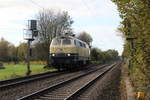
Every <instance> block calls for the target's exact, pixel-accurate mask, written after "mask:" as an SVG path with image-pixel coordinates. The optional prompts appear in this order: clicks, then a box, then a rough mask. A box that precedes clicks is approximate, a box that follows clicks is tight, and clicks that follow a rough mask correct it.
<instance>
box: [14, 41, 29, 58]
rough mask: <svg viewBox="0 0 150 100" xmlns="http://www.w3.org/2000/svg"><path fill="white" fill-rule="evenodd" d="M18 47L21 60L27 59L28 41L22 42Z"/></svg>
mask: <svg viewBox="0 0 150 100" xmlns="http://www.w3.org/2000/svg"><path fill="white" fill-rule="evenodd" d="M16 49H17V56H18V58H19V60H21V61H26V58H27V43H21V44H20V45H19V46H18V47H17V48H16Z"/></svg>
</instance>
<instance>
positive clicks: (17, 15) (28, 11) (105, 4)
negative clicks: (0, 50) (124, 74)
mask: <svg viewBox="0 0 150 100" xmlns="http://www.w3.org/2000/svg"><path fill="white" fill-rule="evenodd" d="M42 9H53V10H55V11H68V13H69V15H70V16H71V17H72V19H73V20H74V23H73V25H72V28H73V30H74V32H75V33H76V34H78V33H79V32H82V31H86V32H87V33H89V34H90V35H91V36H92V38H93V42H92V45H93V46H94V47H98V48H100V49H101V50H108V49H115V50H117V51H118V52H119V54H120V55H121V54H122V51H123V39H122V38H121V36H120V35H119V34H120V33H118V32H117V28H118V27H119V25H120V21H121V19H120V17H119V12H118V11H117V7H116V5H115V4H114V3H113V2H111V0H0V38H1V37H3V38H4V39H6V40H7V41H9V42H11V43H13V44H14V45H16V46H17V45H19V44H20V43H21V42H26V40H24V35H23V33H24V29H27V28H26V24H27V20H30V19H35V18H36V17H35V16H36V15H37V14H38V12H39V11H40V10H42Z"/></svg>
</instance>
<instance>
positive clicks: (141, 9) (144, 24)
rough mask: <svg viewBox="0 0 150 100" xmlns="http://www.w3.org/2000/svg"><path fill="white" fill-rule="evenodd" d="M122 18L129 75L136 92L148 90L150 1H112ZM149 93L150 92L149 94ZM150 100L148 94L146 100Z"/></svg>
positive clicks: (149, 81) (149, 71)
mask: <svg viewBox="0 0 150 100" xmlns="http://www.w3.org/2000/svg"><path fill="white" fill-rule="evenodd" d="M112 1H113V2H114V3H115V4H116V5H117V6H118V10H119V12H120V17H121V18H122V22H121V26H120V28H119V30H120V32H121V33H122V34H123V36H124V38H133V39H132V40H131V39H130V40H129V39H128V40H126V41H125V45H124V51H123V57H124V58H126V59H128V60H129V61H130V73H131V76H132V80H133V84H134V86H135V87H136V88H137V90H138V91H145V92H148V91H149V90H148V89H149V88H150V77H149V76H150V66H149V64H150V0H112ZM149 93H150V92H149ZM148 96H149V98H150V94H149V95H147V98H148Z"/></svg>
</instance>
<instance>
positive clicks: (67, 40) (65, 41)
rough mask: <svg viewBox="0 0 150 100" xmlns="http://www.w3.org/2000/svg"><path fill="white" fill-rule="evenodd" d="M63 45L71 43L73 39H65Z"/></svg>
mask: <svg viewBox="0 0 150 100" xmlns="http://www.w3.org/2000/svg"><path fill="white" fill-rule="evenodd" d="M62 44H63V45H70V44H71V41H70V40H69V39H64V40H63V42H62Z"/></svg>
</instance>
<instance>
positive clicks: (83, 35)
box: [77, 32, 93, 45]
mask: <svg viewBox="0 0 150 100" xmlns="http://www.w3.org/2000/svg"><path fill="white" fill-rule="evenodd" d="M77 38H78V39H80V40H82V41H84V42H86V43H87V44H89V45H90V43H91V42H92V41H93V39H92V37H91V36H90V34H88V33H87V32H81V33H80V34H79V35H78V36H77Z"/></svg>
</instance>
